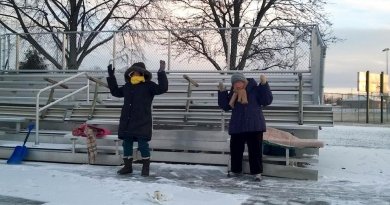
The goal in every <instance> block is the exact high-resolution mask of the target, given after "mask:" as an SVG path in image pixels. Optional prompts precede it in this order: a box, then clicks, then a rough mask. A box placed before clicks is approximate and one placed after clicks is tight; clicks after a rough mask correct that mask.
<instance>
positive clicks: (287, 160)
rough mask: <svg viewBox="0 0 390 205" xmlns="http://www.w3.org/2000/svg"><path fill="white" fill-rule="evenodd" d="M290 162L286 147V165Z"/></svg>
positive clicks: (288, 151) (288, 150)
mask: <svg viewBox="0 0 390 205" xmlns="http://www.w3.org/2000/svg"><path fill="white" fill-rule="evenodd" d="M289 164H290V149H289V148H286V166H288V165H289Z"/></svg>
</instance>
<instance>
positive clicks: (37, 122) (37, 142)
mask: <svg viewBox="0 0 390 205" xmlns="http://www.w3.org/2000/svg"><path fill="white" fill-rule="evenodd" d="M85 74H86V73H85V72H82V73H79V74H76V75H74V76H71V77H69V78H66V79H64V80H61V81H59V82H58V83H56V84H54V85H51V86H48V87H46V88H42V89H41V90H39V92H38V93H37V97H36V105H35V145H39V120H40V118H39V113H40V112H41V111H43V110H45V109H48V108H49V107H51V106H53V105H55V104H57V103H59V102H61V101H63V100H65V99H66V98H68V97H70V96H73V95H74V94H77V93H79V92H81V91H82V90H85V89H87V90H88V93H87V101H88V102H89V81H88V80H87V85H85V86H83V87H81V88H79V89H77V90H75V91H73V92H71V93H69V94H67V95H65V96H64V97H62V98H59V99H57V100H55V101H53V102H51V103H49V104H47V105H45V106H43V107H41V108H40V107H39V97H40V95H41V93H42V92H45V91H47V90H50V89H52V88H55V87H57V86H60V85H61V84H63V83H65V82H68V81H70V80H72V79H74V78H77V77H79V76H81V75H85Z"/></svg>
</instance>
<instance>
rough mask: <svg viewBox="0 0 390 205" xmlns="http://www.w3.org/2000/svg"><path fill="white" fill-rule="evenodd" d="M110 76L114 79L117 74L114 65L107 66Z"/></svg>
mask: <svg viewBox="0 0 390 205" xmlns="http://www.w3.org/2000/svg"><path fill="white" fill-rule="evenodd" d="M107 72H108V76H110V77H113V76H114V74H115V68H113V67H112V64H110V65H108V66H107Z"/></svg>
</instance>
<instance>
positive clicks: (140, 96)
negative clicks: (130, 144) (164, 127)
mask: <svg viewBox="0 0 390 205" xmlns="http://www.w3.org/2000/svg"><path fill="white" fill-rule="evenodd" d="M132 71H134V69H133V70H132V68H129V69H128V70H127V71H126V72H125V75H124V77H125V82H126V83H125V85H123V86H120V87H118V83H117V81H116V78H115V76H111V77H107V83H108V86H109V88H110V92H111V94H112V95H113V96H115V97H119V98H120V97H124V104H123V106H122V111H121V116H120V121H119V129H118V137H119V139H125V138H132V139H133V140H134V141H137V139H138V138H139V137H144V138H146V139H147V140H148V141H149V140H151V138H152V126H153V122H152V101H153V98H154V96H155V95H160V94H163V93H166V92H167V91H168V79H167V76H166V74H165V72H164V71H162V72H158V73H157V75H158V84H156V83H155V82H153V81H151V79H152V74H151V73H150V72H149V71H147V70H144V71H142V72H143V73H144V76H145V80H146V81H145V82H143V83H139V84H136V85H132V84H131V83H130V82H129V77H128V75H129V73H130V72H132ZM137 71H138V70H137Z"/></svg>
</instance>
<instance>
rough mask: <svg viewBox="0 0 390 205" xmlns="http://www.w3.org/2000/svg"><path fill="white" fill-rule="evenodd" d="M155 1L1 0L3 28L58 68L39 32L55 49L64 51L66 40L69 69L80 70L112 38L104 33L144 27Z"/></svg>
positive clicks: (0, 19)
mask: <svg viewBox="0 0 390 205" xmlns="http://www.w3.org/2000/svg"><path fill="white" fill-rule="evenodd" d="M152 1H153V0H0V9H1V10H2V11H1V12H0V24H1V25H2V26H3V27H5V28H6V29H7V30H8V31H10V32H12V33H24V34H23V35H20V37H21V38H22V39H25V40H27V41H28V42H29V43H30V44H31V45H32V46H33V47H34V48H35V49H36V50H37V51H38V52H39V53H41V54H42V55H43V56H44V57H45V58H46V59H47V60H49V61H50V62H51V63H53V64H54V65H55V67H57V68H58V69H61V68H62V65H61V63H60V62H58V61H57V60H56V59H55V58H54V57H53V56H52V55H51V53H50V51H48V50H47V49H45V48H44V46H43V45H42V43H40V42H39V40H38V39H39V38H40V37H41V36H40V35H33V34H32V33H36V32H49V33H50V36H51V38H52V41H53V42H54V43H53V44H55V45H52V46H55V47H56V48H57V49H59V50H62V47H63V38H61V36H60V35H58V33H57V32H60V33H62V34H64V33H65V34H64V35H66V36H67V39H68V40H67V44H68V46H69V47H68V48H67V49H66V61H67V65H68V68H69V69H78V68H79V66H80V64H81V63H82V61H83V60H84V58H85V57H86V56H87V55H88V54H89V53H91V52H92V51H93V50H95V49H96V48H98V47H99V46H101V45H103V44H104V43H106V42H107V41H109V40H111V39H112V38H113V34H112V33H109V34H107V35H104V36H103V37H102V36H99V33H100V32H101V31H103V30H107V29H111V30H119V31H120V30H126V29H127V30H130V29H134V28H137V26H145V23H146V24H147V22H145V21H144V20H143V19H144V18H147V15H148V12H147V8H148V6H150V4H151V2H152Z"/></svg>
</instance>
